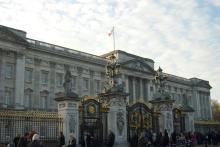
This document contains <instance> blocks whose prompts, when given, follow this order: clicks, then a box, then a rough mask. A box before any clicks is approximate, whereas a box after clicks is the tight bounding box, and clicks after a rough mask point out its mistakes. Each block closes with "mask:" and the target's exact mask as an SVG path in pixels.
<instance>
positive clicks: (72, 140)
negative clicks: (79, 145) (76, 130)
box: [68, 135, 76, 147]
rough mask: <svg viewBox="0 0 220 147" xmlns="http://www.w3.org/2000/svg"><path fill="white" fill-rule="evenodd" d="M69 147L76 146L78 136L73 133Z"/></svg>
mask: <svg viewBox="0 0 220 147" xmlns="http://www.w3.org/2000/svg"><path fill="white" fill-rule="evenodd" d="M68 147H76V138H75V137H73V136H72V135H71V136H70V140H69V145H68Z"/></svg>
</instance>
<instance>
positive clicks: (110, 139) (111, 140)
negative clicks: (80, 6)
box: [107, 131, 115, 147]
mask: <svg viewBox="0 0 220 147" xmlns="http://www.w3.org/2000/svg"><path fill="white" fill-rule="evenodd" d="M114 143H115V134H114V133H113V132H112V131H110V133H109V135H108V143H107V147H113V145H114Z"/></svg>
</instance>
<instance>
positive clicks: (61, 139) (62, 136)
mask: <svg viewBox="0 0 220 147" xmlns="http://www.w3.org/2000/svg"><path fill="white" fill-rule="evenodd" d="M63 145H65V137H64V135H63V132H60V137H59V147H62V146H63Z"/></svg>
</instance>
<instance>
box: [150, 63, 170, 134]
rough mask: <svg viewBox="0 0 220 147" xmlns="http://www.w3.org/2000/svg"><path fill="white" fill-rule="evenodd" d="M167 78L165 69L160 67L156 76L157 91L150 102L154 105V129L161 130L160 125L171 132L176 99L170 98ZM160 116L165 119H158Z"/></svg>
mask: <svg viewBox="0 0 220 147" xmlns="http://www.w3.org/2000/svg"><path fill="white" fill-rule="evenodd" d="M166 80H167V77H166V76H165V75H164V74H163V70H162V69H161V68H160V67H159V69H158V70H157V71H156V74H155V78H154V83H155V86H156V88H157V91H156V93H155V94H154V96H153V100H151V101H150V103H151V104H152V105H153V111H154V129H155V130H157V131H159V130H158V126H159V125H160V126H159V128H160V129H167V130H168V132H169V133H170V132H172V131H173V122H172V119H171V118H172V107H173V106H172V105H173V103H174V100H172V99H171V98H170V95H169V93H167V92H165V84H166ZM161 116H163V117H161ZM160 117H161V119H162V118H163V119H164V120H158V119H159V118H160Z"/></svg>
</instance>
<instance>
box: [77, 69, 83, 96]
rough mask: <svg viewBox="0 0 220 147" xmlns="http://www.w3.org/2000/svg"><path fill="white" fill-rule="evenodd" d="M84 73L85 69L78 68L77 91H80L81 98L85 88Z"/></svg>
mask: <svg viewBox="0 0 220 147" xmlns="http://www.w3.org/2000/svg"><path fill="white" fill-rule="evenodd" d="M82 72H83V68H82V67H77V74H78V78H77V79H78V80H77V85H76V86H77V89H78V94H79V96H82V92H83V91H82V88H83V85H82V84H83V79H82Z"/></svg>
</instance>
